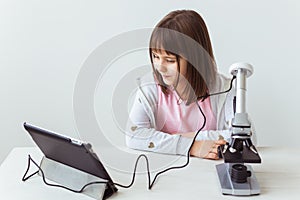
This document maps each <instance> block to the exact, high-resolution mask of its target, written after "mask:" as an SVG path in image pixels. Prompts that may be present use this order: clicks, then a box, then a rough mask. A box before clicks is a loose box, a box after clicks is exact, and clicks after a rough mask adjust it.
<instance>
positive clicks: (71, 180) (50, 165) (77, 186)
mask: <svg viewBox="0 0 300 200" xmlns="http://www.w3.org/2000/svg"><path fill="white" fill-rule="evenodd" d="M40 168H41V169H42V171H43V173H44V176H45V178H47V179H48V180H51V181H54V182H56V183H58V184H60V185H62V186H64V187H67V188H70V189H72V190H76V191H79V190H81V188H82V187H83V186H84V185H86V184H88V183H91V182H107V180H104V179H101V178H99V177H96V176H94V175H91V174H88V173H86V172H83V171H81V170H78V169H75V168H73V167H70V166H67V165H64V164H62V163H59V162H56V161H54V160H51V159H49V158H46V157H45V156H44V157H43V159H42V160H41V164H40ZM39 175H42V174H41V172H39ZM106 188H107V184H105V183H96V184H91V185H88V186H87V187H86V188H85V189H84V190H83V191H82V193H83V194H85V195H88V196H90V197H92V198H94V199H97V200H102V199H105V196H104V193H105V190H106Z"/></svg>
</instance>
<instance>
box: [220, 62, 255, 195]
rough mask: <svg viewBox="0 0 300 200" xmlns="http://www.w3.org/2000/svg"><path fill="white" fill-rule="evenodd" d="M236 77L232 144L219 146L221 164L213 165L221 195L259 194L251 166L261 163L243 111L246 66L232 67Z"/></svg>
mask: <svg viewBox="0 0 300 200" xmlns="http://www.w3.org/2000/svg"><path fill="white" fill-rule="evenodd" d="M230 72H231V74H232V75H233V76H236V99H235V113H234V117H233V119H232V124H231V127H232V129H231V141H230V142H229V143H227V144H226V145H224V146H220V147H219V152H220V154H221V156H222V157H223V158H224V163H222V164H219V165H217V166H216V168H217V173H218V176H219V181H220V184H221V188H222V193H223V194H229V195H237V196H245V195H256V194H259V193H260V187H259V184H258V182H257V179H256V177H255V175H254V173H253V169H252V167H251V166H250V165H245V164H244V163H261V158H260V156H259V155H258V152H257V150H256V148H255V147H254V145H253V144H252V141H251V136H252V132H251V123H250V121H249V119H248V114H247V112H246V78H247V77H249V76H250V75H252V73H253V67H252V66H251V65H250V64H248V63H235V64H233V65H231V67H230Z"/></svg>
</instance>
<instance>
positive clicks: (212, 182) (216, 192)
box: [0, 147, 300, 200]
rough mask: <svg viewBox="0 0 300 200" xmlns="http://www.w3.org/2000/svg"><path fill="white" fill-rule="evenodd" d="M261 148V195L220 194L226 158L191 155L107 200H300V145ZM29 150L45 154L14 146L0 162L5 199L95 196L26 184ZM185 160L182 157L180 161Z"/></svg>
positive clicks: (37, 181) (118, 178) (124, 176)
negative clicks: (219, 166)
mask: <svg viewBox="0 0 300 200" xmlns="http://www.w3.org/2000/svg"><path fill="white" fill-rule="evenodd" d="M258 150H259V153H260V156H261V157H262V161H263V162H262V164H253V165H251V166H252V167H253V169H254V172H255V175H256V177H257V179H258V182H259V184H260V187H261V194H260V195H256V196H248V197H246V198H244V197H237V196H231V195H222V194H221V192H220V185H219V181H218V176H217V172H216V169H215V165H216V164H219V163H222V160H219V161H213V160H204V159H198V158H191V162H190V164H189V165H188V166H187V167H186V168H184V169H180V170H172V171H169V172H167V173H166V174H164V175H162V176H160V177H159V178H158V180H157V182H156V183H155V185H154V187H153V188H152V190H148V189H147V182H148V180H147V177H146V175H145V174H138V175H137V177H136V181H135V183H134V185H133V186H132V187H131V188H130V189H124V188H120V187H118V189H119V191H118V192H117V193H116V194H114V195H113V196H112V197H110V198H109V199H124V200H126V199H151V200H154V199H189V200H190V199H191V200H192V199H197V200H199V199H218V200H219V199H264V200H267V199H272V200H274V199H280V200H282V199H299V195H300V171H299V166H300V165H299V164H300V160H299V159H298V155H299V153H300V148H297V149H292V148H283V147H282V148H275V147H265V148H258ZM28 154H30V155H31V156H32V157H33V158H34V159H36V160H37V161H40V159H41V158H42V154H41V152H40V151H39V150H38V149H37V148H33V147H18V148H14V149H13V150H12V151H11V152H10V154H9V155H8V156H7V158H6V159H5V160H4V162H3V163H2V164H1V166H0V196H1V199H10V200H15V199H18V200H19V199H22V200H27V199H44V200H47V199H64V200H68V199H72V200H74V199H80V200H92V198H91V197H89V196H86V195H84V194H77V193H72V192H70V191H67V190H64V189H60V188H54V187H49V186H46V185H44V183H43V181H42V179H41V177H40V176H37V175H36V176H34V177H32V178H31V179H29V180H28V181H26V182H23V181H22V180H21V179H22V176H23V174H24V172H25V170H26V167H27V158H28ZM164 156H168V155H164ZM182 159H185V158H182ZM183 161H184V160H181V163H183ZM178 162H180V159H179V161H178ZM132 165H133V163H132ZM33 168H34V167H33ZM31 171H34V169H32V170H31ZM108 171H109V174H110V175H111V177H112V178H113V180H114V181H115V182H118V183H122V184H125V185H126V184H128V183H129V182H130V181H131V174H130V173H121V172H120V171H117V170H113V169H111V168H109V169H108ZM152 179H153V175H152Z"/></svg>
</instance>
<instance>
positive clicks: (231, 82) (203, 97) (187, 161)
mask: <svg viewBox="0 0 300 200" xmlns="http://www.w3.org/2000/svg"><path fill="white" fill-rule="evenodd" d="M235 78H236V76H233V77H232V79H231V81H230V86H229V88H228V89H227V90H225V91H222V92H217V93H213V94H207V95H204V96H200V97H198V99H203V100H204V99H206V98H207V97H209V96H214V95H220V94H224V93H227V92H229V91H230V90H231V89H232V86H233V80H234V79H235ZM196 104H197V106H198V108H199V110H200V112H201V114H202V116H203V118H204V121H203V124H202V127H201V128H199V129H198V131H197V133H196V135H195V136H194V138H193V141H192V144H191V145H190V147H189V150H188V152H187V160H186V163H185V164H183V165H181V166H175V167H170V168H167V169H164V170H162V171H160V172H158V173H157V174H156V175H155V177H154V179H153V181H152V183H151V184H150V178H151V177H150V172H149V161H148V159H147V156H145V155H143V154H142V155H143V156H144V157H145V158H146V162H147V172H148V189H151V188H152V187H153V185H154V183H155V181H156V179H157V177H158V176H159V175H161V174H163V173H165V172H167V171H169V170H172V169H181V168H184V167H186V166H187V165H188V164H189V162H190V151H191V149H192V146H193V144H194V142H195V140H196V138H197V136H198V134H199V133H200V131H201V130H202V129H203V128H204V126H205V124H206V117H205V114H204V113H203V111H202V109H201V107H200V105H199V103H198V101H196ZM139 158H140V156H139V157H138V159H137V161H136V163H135V169H136V166H137V163H138V160H139ZM135 171H136V170H134V172H133V177H132V181H131V183H130V184H129V185H128V186H124V185H121V184H118V183H114V184H116V185H118V186H120V187H124V188H129V187H131V186H132V184H133V182H134V179H135Z"/></svg>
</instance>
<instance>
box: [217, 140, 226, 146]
mask: <svg viewBox="0 0 300 200" xmlns="http://www.w3.org/2000/svg"><path fill="white" fill-rule="evenodd" d="M226 143H227V142H226V140H216V141H215V144H216V145H223V144H226Z"/></svg>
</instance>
